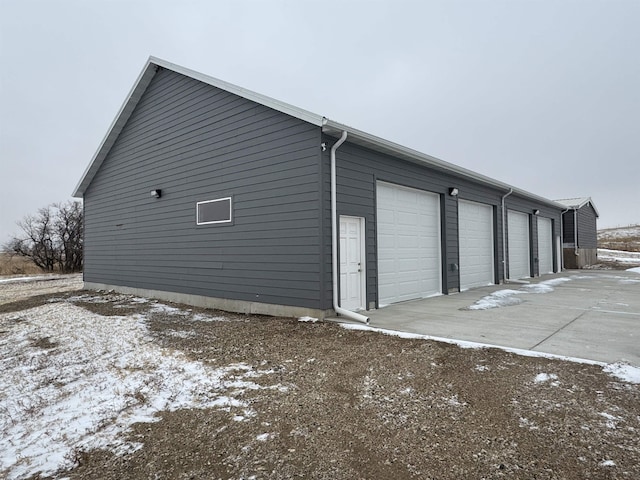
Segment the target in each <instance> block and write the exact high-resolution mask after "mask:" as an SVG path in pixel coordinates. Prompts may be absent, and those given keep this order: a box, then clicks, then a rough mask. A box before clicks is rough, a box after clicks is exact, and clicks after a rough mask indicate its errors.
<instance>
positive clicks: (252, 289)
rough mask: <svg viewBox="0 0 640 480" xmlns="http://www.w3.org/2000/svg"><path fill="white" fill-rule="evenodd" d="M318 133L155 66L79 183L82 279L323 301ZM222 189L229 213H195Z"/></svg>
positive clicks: (301, 302) (302, 303)
mask: <svg viewBox="0 0 640 480" xmlns="http://www.w3.org/2000/svg"><path fill="white" fill-rule="evenodd" d="M320 135H321V133H320V129H319V128H318V127H314V126H313V125H310V124H307V123H305V122H302V121H300V120H298V119H295V118H293V117H290V116H288V115H285V114H283V113H280V112H277V111H275V110H272V109H269V108H267V107H264V106H262V105H259V104H257V103H254V102H251V101H249V100H246V99H244V98H241V97H238V96H235V95H233V94H231V93H229V92H226V91H223V90H220V89H217V88H215V87H212V86H210V85H207V84H204V83H201V82H198V81H197V80H194V79H192V78H189V77H186V76H182V75H180V74H177V73H175V72H172V71H169V70H164V69H160V70H159V71H158V72H157V73H156V75H155V77H154V78H153V80H152V81H151V83H150V85H149V87H148V89H147V90H146V92H145V94H144V95H143V97H142V98H141V100H140V101H139V103H138V105H137V107H136V109H135V110H134V112H133V113H132V115H131V117H130V119H129V121H128V123H127V124H126V126H125V127H124V129H123V131H122V133H121V134H120V136H119V138H118V139H117V141H116V143H115V144H114V146H113V148H112V149H111V151H110V152H109V154H108V156H107V158H106V159H105V161H104V163H103V164H102V166H101V167H100V169H99V171H98V172H97V174H96V176H95V177H94V179H93V181H92V183H91V184H90V186H89V187H88V189H87V190H86V192H85V196H84V201H85V214H86V227H85V252H86V253H85V282H88V283H90V284H99V285H116V286H123V287H130V288H135V289H142V290H151V291H163V292H174V293H179V294H185V295H195V296H204V297H213V298H220V299H227V300H235V301H238V302H240V303H238V302H236V303H233V302H230V303H227V304H225V305H226V306H225V308H229V309H240V310H241V311H242V310H243V309H244V310H249V309H253V310H254V311H260V309H258V308H255V306H256V305H288V306H295V307H304V308H310V309H320V308H322V307H323V305H322V302H321V299H320V297H321V295H320V292H321V290H322V289H321V281H320V279H321V277H322V272H321V263H320V260H319V259H320V257H321V255H322V252H321V248H322V245H321V242H320V232H321V221H322V220H321V216H320V215H319V205H320V198H321V194H320V189H319V174H320V140H321V139H320ZM155 189H160V190H161V197H160V198H153V197H152V196H151V194H150V192H151V190H155ZM226 197H229V198H230V199H231V206H232V207H231V221H230V222H224V223H210V224H203V225H197V224H196V203H197V202H205V201H210V200H216V199H222V198H226ZM211 212H213V213H211ZM218 213H219V212H218ZM210 214H213V215H214V216H215V215H216V212H215V208H214V209H211V211H210ZM172 298H173V297H172ZM176 298H178V299H179V298H180V297H176ZM241 302H246V303H245V304H242V303H241ZM231 304H233V305H240V306H241V307H239V308H236V307H234V308H230V307H229V306H228V305H231ZM242 305H244V307H242ZM252 305H253V306H252ZM245 307H246V308H245ZM301 312H302V310H301ZM294 314H295V313H294Z"/></svg>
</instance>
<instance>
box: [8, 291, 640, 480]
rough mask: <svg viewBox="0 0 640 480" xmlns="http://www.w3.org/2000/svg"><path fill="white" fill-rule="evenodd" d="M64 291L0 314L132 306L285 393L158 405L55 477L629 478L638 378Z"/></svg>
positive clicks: (168, 331)
mask: <svg viewBox="0 0 640 480" xmlns="http://www.w3.org/2000/svg"><path fill="white" fill-rule="evenodd" d="M72 286H73V282H71V283H64V285H63V286H62V289H63V290H64V289H65V288H66V289H71V291H67V292H64V293H59V292H58V293H52V292H46V293H44V294H42V292H41V291H39V290H37V289H36V290H35V291H33V295H32V296H27V297H25V296H20V295H15V296H14V298H13V299H8V295H5V300H4V301H2V302H0V313H6V312H16V311H21V310H26V309H28V308H31V307H35V306H38V305H44V304H45V303H47V302H51V301H53V302H65V301H71V302H73V303H75V304H76V305H79V306H83V307H84V308H86V309H89V310H91V311H93V312H95V313H99V314H101V315H123V314H124V313H125V310H126V313H134V312H137V313H144V314H145V315H146V318H147V324H148V327H149V328H150V330H151V331H152V332H153V338H154V341H155V342H158V344H160V345H162V346H163V347H165V348H168V349H177V350H179V351H182V352H185V354H186V355H188V357H189V358H191V359H193V360H198V361H201V362H203V363H205V364H208V365H212V366H216V367H217V366H224V365H229V364H232V363H236V362H244V363H247V364H249V365H252V366H255V367H256V368H258V367H259V368H265V367H268V368H270V369H272V370H274V373H273V374H272V375H270V376H269V378H268V379H266V380H263V379H256V382H261V381H269V382H274V383H278V384H281V385H286V386H287V387H288V388H287V390H286V391H281V390H269V389H259V390H255V391H248V392H246V393H245V394H244V398H243V400H245V401H247V402H249V403H250V405H251V407H252V409H253V410H254V411H255V412H256V414H255V416H253V417H251V418H245V419H244V420H243V421H236V420H234V416H235V415H236V414H237V413H238V412H236V411H234V409H233V408H232V407H230V408H215V409H207V410H196V409H193V410H179V411H175V412H165V413H163V414H162V415H160V417H159V421H158V422H156V423H138V424H135V425H134V427H133V428H132V430H131V431H130V432H129V435H130V437H131V438H132V439H133V440H135V441H137V442H141V443H142V444H143V447H142V448H141V449H139V450H137V451H135V452H133V453H130V454H125V455H122V456H118V455H115V454H113V453H111V452H109V451H106V450H99V451H88V452H79V453H78V454H77V457H76V459H75V460H76V464H77V466H76V467H75V468H74V469H73V470H71V471H68V472H60V474H59V475H58V476H57V477H54V478H70V479H101V480H102V479H104V480H110V479H113V480H115V479H290V478H313V479H404V478H407V479H408V478H421V479H456V480H459V479H501V478H513V479H525V478H526V479H637V478H640V442H639V440H638V439H639V438H640V437H639V433H640V385H636V384H631V383H627V382H624V381H620V380H617V379H616V378H614V377H612V376H610V375H608V374H605V373H603V371H602V368H601V367H598V366H594V365H585V364H577V363H571V362H565V361H559V360H552V359H546V358H529V357H521V356H517V355H515V354H511V353H507V352H503V351H500V350H497V349H461V348H459V347H457V346H454V345H449V344H443V343H438V342H433V341H425V340H407V339H401V338H398V337H393V336H386V335H382V334H378V333H373V332H366V331H347V330H345V329H343V328H342V327H340V326H339V325H337V324H334V323H321V322H318V323H307V322H299V321H297V320H295V319H286V318H269V317H259V316H245V315H230V314H226V313H225V314H222V313H220V315H224V316H225V317H226V318H227V319H228V321H215V322H197V321H193V319H194V316H195V315H197V314H199V313H202V312H204V311H203V310H199V309H196V308H190V307H185V306H179V305H178V306H177V307H179V308H181V309H183V310H186V311H188V312H189V314H188V315H180V316H177V315H171V314H169V313H167V312H166V311H164V312H163V311H160V310H157V309H156V310H153V309H152V308H151V305H152V304H148V303H147V304H142V303H132V302H131V301H130V298H128V297H127V296H125V295H117V294H111V293H100V294H99V296H100V297H102V302H100V303H96V302H95V301H88V300H83V299H88V298H93V299H94V300H95V297H96V294H95V292H91V293H90V294H89V292H80V291H73V290H72ZM6 287H7V286H6V285H0V292H3V291H4V289H6ZM43 288H44V287H43ZM83 294H87V295H84V296H83ZM0 296H1V294H0ZM72 297H73V298H72ZM206 313H207V314H208V315H212V314H216V312H211V311H206ZM0 334H1V333H0ZM33 478H40V477H33ZM47 478H50V477H47Z"/></svg>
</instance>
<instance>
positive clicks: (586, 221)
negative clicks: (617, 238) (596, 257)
mask: <svg viewBox="0 0 640 480" xmlns="http://www.w3.org/2000/svg"><path fill="white" fill-rule="evenodd" d="M596 219H597V217H596V212H595V210H594V209H593V207H592V206H591V204H586V205H585V206H584V207H582V208H581V209H579V210H578V247H579V248H598V227H597V226H596Z"/></svg>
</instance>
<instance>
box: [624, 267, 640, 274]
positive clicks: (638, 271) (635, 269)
mask: <svg viewBox="0 0 640 480" xmlns="http://www.w3.org/2000/svg"><path fill="white" fill-rule="evenodd" d="M627 272H633V273H640V267H633V268H627Z"/></svg>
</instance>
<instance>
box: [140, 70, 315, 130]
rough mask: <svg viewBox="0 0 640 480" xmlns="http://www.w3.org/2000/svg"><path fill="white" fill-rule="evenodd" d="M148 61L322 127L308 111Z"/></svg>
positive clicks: (197, 73)
mask: <svg viewBox="0 0 640 480" xmlns="http://www.w3.org/2000/svg"><path fill="white" fill-rule="evenodd" d="M149 61H150V62H152V63H154V64H156V65H158V66H160V67H162V68H166V69H168V70H173V71H174V72H177V73H180V74H182V75H185V76H187V77H191V78H193V79H195V80H199V81H200V82H203V83H206V84H208V85H211V86H213V87H217V88H220V89H221V90H225V91H227V92H230V93H233V94H235V95H238V96H240V97H243V98H246V99H247V100H251V101H253V102H256V103H259V104H261V105H264V106H265V107H269V108H272V109H274V110H277V111H279V112H282V113H286V114H287V115H291V116H292V117H295V118H298V119H300V120H303V121H305V122H308V123H311V124H313V125H315V126H317V127H320V126H321V125H322V119H323V117H322V115H317V114H315V113H313V112H309V111H308V110H304V109H303V108H298V107H296V106H295V105H290V104H288V103H286V102H281V101H280V100H276V99H275V98H271V97H267V96H266V95H262V94H260V93H256V92H254V91H251V90H247V89H246V88H242V87H239V86H238V85H234V84H232V83H229V82H225V81H224V80H220V79H218V78H214V77H210V76H209V75H205V74H203V73H200V72H196V71H195V70H190V69H188V68H185V67H181V66H180V65H176V64H174V63H171V62H167V61H166V60H162V59H160V58H156V57H149Z"/></svg>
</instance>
